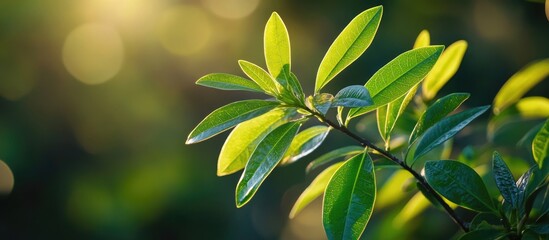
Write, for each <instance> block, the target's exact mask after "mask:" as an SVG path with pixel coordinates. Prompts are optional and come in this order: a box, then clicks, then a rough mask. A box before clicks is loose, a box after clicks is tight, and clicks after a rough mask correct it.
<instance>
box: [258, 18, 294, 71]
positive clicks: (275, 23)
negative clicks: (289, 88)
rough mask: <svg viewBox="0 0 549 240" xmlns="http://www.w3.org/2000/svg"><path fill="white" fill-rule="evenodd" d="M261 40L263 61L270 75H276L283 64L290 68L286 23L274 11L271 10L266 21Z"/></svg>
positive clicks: (288, 38)
mask: <svg viewBox="0 0 549 240" xmlns="http://www.w3.org/2000/svg"><path fill="white" fill-rule="evenodd" d="M263 41H264V47H265V49H264V50H265V62H267V69H268V70H269V73H271V76H274V77H278V76H279V75H280V74H281V73H282V72H283V68H284V66H288V70H290V63H291V59H290V52H291V51H290V37H289V36H288V30H286V25H284V22H283V21H282V19H281V18H280V16H279V15H278V13H276V12H273V14H272V15H271V17H270V18H269V20H268V21H267V25H266V26H265V34H264V37H263ZM288 78H289V77H288ZM288 78H287V79H288Z"/></svg>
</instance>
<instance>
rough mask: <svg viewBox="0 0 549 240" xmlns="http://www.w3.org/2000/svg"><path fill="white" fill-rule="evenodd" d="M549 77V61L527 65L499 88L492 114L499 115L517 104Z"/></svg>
mask: <svg viewBox="0 0 549 240" xmlns="http://www.w3.org/2000/svg"><path fill="white" fill-rule="evenodd" d="M547 76H549V59H544V60H541V61H537V62H534V63H531V64H529V65H528V66H526V67H524V68H523V69H521V70H520V71H518V72H517V73H515V74H514V75H513V76H511V78H509V80H507V82H505V84H504V85H503V86H502V87H501V89H500V90H499V92H498V93H497V95H496V97H495V98H494V113H495V114H499V113H500V112H501V111H503V110H504V109H505V108H507V107H509V106H511V104H513V103H515V102H517V101H518V100H520V98H522V96H523V95H524V94H525V93H526V92H528V90H530V89H531V88H532V87H534V86H535V85H536V84H538V83H539V82H541V81H542V80H543V79H545V78H546V77H547Z"/></svg>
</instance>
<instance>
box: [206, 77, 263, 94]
mask: <svg viewBox="0 0 549 240" xmlns="http://www.w3.org/2000/svg"><path fill="white" fill-rule="evenodd" d="M196 84H198V85H201V86H205V87H211V88H216V89H221V90H242V91H250V92H261V93H262V92H263V90H262V89H261V88H260V87H259V86H258V85H257V84H256V83H255V82H253V81H250V80H248V79H246V78H243V77H239V76H236V75H232V74H227V73H211V74H208V75H206V76H204V77H201V78H200V79H198V81H196Z"/></svg>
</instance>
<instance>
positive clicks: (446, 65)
mask: <svg viewBox="0 0 549 240" xmlns="http://www.w3.org/2000/svg"><path fill="white" fill-rule="evenodd" d="M466 50H467V42H466V41H464V40H460V41H457V42H455V43H453V44H452V45H450V46H448V48H446V50H444V52H443V53H442V55H440V58H439V59H438V61H437V63H436V64H435V66H434V67H433V69H432V70H431V72H429V74H427V76H426V77H425V81H423V85H422V92H423V97H424V99H425V100H431V99H433V97H435V95H436V94H437V93H438V91H439V90H440V89H441V88H442V87H443V86H444V85H445V84H446V83H447V82H448V80H450V78H452V77H453V76H454V74H456V72H457V70H458V68H459V65H460V64H461V60H462V59H463V55H464V54H465V51H466Z"/></svg>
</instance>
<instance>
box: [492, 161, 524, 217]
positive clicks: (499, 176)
mask: <svg viewBox="0 0 549 240" xmlns="http://www.w3.org/2000/svg"><path fill="white" fill-rule="evenodd" d="M492 171H493V172H494V178H495V180H496V186H497V187H498V189H499V192H501V195H502V196H503V199H505V201H506V202H508V203H510V204H511V206H512V207H513V208H515V209H516V208H517V207H518V193H519V189H518V188H517V185H516V184H515V179H514V178H513V174H511V170H509V168H508V167H507V164H505V162H504V161H503V159H502V158H501V156H500V155H499V153H498V152H494V154H493V156H492Z"/></svg>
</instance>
